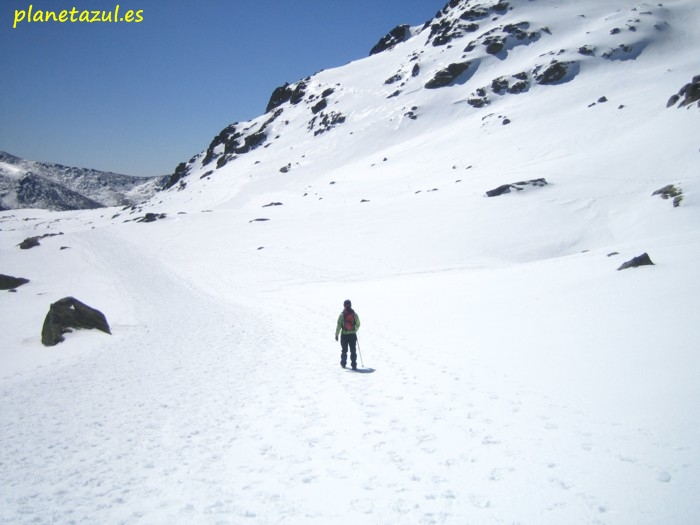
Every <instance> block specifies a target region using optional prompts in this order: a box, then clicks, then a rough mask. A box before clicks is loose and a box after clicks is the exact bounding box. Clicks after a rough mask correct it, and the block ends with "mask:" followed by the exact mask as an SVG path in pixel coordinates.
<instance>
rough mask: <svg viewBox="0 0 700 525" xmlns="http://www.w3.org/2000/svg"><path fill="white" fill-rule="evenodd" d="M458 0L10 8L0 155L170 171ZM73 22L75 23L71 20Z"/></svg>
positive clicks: (4, 35) (90, 3) (151, 1)
mask: <svg viewBox="0 0 700 525" xmlns="http://www.w3.org/2000/svg"><path fill="white" fill-rule="evenodd" d="M445 3H446V0H379V1H377V0H353V1H346V0H337V1H336V0H296V1H292V0H199V1H195V0H183V1H176V0H158V1H156V0H113V1H112V2H107V1H103V0H43V1H42V0H24V1H23V2H22V1H17V0H3V1H2V3H1V6H0V52H1V53H2V73H0V150H4V151H7V152H9V153H12V154H14V155H18V156H20V157H24V158H29V159H32V160H40V161H49V162H58V163H61V164H65V165H70V166H79V167H88V168H95V169H99V170H104V171H113V172H117V173H126V174H129V175H165V174H169V173H172V172H173V170H174V169H175V166H176V165H177V164H178V163H179V162H182V161H186V160H188V159H189V158H190V157H191V156H192V155H194V154H196V153H199V152H200V151H202V150H204V149H206V148H207V146H208V145H209V142H210V141H211V139H212V138H213V137H214V136H215V135H216V134H217V133H218V132H219V131H221V129H223V128H224V127H226V126H227V125H228V124H231V123H233V122H236V121H245V120H248V119H251V118H253V117H256V116H258V115H261V114H262V113H264V111H265V106H266V105H267V102H268V100H269V97H270V95H271V93H272V91H273V90H274V89H275V88H276V87H277V86H280V85H282V84H284V83H285V82H295V81H297V80H300V79H302V78H304V77H306V76H308V75H311V74H313V73H315V72H317V71H319V70H321V69H328V68H332V67H336V66H341V65H343V64H346V63H347V62H350V61H352V60H356V59H359V58H362V57H365V56H367V55H368V54H369V50H370V49H371V48H372V46H374V45H375V44H376V43H377V41H378V40H379V39H380V38H381V37H382V36H384V35H385V34H386V33H387V32H389V31H390V30H391V29H392V28H393V27H395V26H396V25H398V24H402V23H407V24H410V25H418V24H422V23H424V22H425V21H427V20H428V19H430V18H431V17H432V16H434V15H435V13H436V12H437V11H438V10H439V9H441V8H442V7H443V6H444V4H445ZM30 5H32V7H33V13H34V14H33V15H32V18H33V17H34V16H36V12H37V11H38V10H42V11H47V10H48V11H55V12H57V13H60V11H62V10H67V11H69V12H70V10H71V9H72V8H73V7H75V9H76V11H75V13H76V14H75V15H74V16H75V17H77V16H78V15H79V13H80V12H81V11H83V10H104V11H107V12H113V11H114V9H115V7H116V6H117V5H119V10H120V11H119V13H120V14H119V16H120V17H123V16H124V15H125V14H126V12H127V11H129V10H133V11H138V10H143V12H142V13H141V16H142V18H143V21H142V22H140V23H126V22H119V23H80V22H75V23H71V22H70V21H66V22H65V23H61V22H54V21H50V22H43V23H41V22H30V23H28V22H27V21H26V16H25V20H24V21H21V22H18V23H17V27H16V28H13V24H14V21H15V11H18V10H19V11H25V12H26V11H28V9H29V6H30ZM68 16H70V14H69V15H68Z"/></svg>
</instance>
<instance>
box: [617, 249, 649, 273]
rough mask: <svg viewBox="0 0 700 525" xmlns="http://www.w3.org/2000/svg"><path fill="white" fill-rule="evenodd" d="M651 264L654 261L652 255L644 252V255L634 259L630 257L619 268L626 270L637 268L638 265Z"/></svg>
mask: <svg viewBox="0 0 700 525" xmlns="http://www.w3.org/2000/svg"><path fill="white" fill-rule="evenodd" d="M647 265H651V266H653V265H654V263H653V262H652V261H651V257H649V254H648V253H643V254H642V255H639V256H638V257H635V258H633V259H630V260H629V261H627V262H626V263H623V264H622V266H620V267H619V268H618V269H617V270H618V271H620V270H626V269H627V268H637V267H638V266H647Z"/></svg>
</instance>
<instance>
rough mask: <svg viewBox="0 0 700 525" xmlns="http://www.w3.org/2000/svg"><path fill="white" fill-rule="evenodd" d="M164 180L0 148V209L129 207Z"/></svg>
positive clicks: (163, 178) (150, 195)
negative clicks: (24, 155) (40, 158)
mask: <svg viewBox="0 0 700 525" xmlns="http://www.w3.org/2000/svg"><path fill="white" fill-rule="evenodd" d="M165 179H166V178H165V177H132V176H130V175H121V174H118V173H111V172H103V171H99V170H95V169H90V168H76V167H70V166H64V165H62V164H56V163H51V162H39V161H33V160H27V159H22V158H20V157H17V156H15V155H11V154H10V153H7V152H4V151H0V209H4V210H10V209H17V208H42V209H47V210H53V211H68V210H80V209H95V208H105V207H111V206H130V205H133V204H138V203H140V202H143V201H145V200H148V199H149V198H151V197H152V196H153V195H154V194H155V193H156V192H157V191H159V190H160V188H161V187H162V184H163V182H164V181H165Z"/></svg>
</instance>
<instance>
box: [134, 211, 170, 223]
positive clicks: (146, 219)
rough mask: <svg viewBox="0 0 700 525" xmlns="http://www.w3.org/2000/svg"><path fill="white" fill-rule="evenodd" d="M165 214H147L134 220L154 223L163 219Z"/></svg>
mask: <svg viewBox="0 0 700 525" xmlns="http://www.w3.org/2000/svg"><path fill="white" fill-rule="evenodd" d="M165 217H167V215H166V214H165V213H150V212H149V213H147V214H146V215H144V216H143V217H139V218H138V219H136V222H156V221H157V220H158V219H165Z"/></svg>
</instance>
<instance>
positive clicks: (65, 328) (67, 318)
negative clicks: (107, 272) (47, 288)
mask: <svg viewBox="0 0 700 525" xmlns="http://www.w3.org/2000/svg"><path fill="white" fill-rule="evenodd" d="M93 328H96V329H97V330H100V331H102V332H105V333H108V334H111V333H112V332H111V331H110V329H109V324H108V323H107V319H106V318H105V316H104V314H103V313H102V312H100V311H99V310H95V309H94V308H92V307H90V306H88V305H86V304H84V303H81V302H80V301H78V300H77V299H75V298H73V297H65V298H63V299H61V300H59V301H56V302H55V303H53V304H52V305H51V307H50V308H49V313H48V314H46V318H45V319H44V326H43V328H42V330H41V342H42V343H43V344H44V346H55V345H57V344H58V343H61V342H63V341H64V337H63V334H66V333H70V332H72V331H73V330H72V329H87V330H91V329H93Z"/></svg>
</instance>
